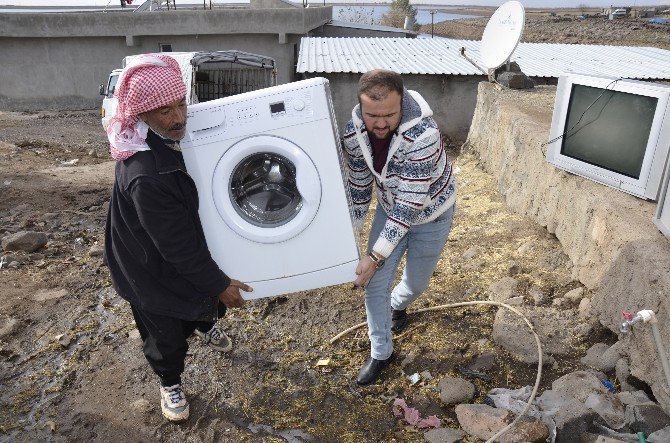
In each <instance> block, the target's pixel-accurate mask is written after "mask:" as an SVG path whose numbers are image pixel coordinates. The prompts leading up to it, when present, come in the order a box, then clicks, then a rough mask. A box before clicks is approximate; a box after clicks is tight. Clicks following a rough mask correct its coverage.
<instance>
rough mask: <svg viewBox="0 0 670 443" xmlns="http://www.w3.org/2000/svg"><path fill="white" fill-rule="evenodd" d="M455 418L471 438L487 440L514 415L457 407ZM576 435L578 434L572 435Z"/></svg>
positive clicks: (479, 406) (465, 406) (502, 411)
mask: <svg viewBox="0 0 670 443" xmlns="http://www.w3.org/2000/svg"><path fill="white" fill-rule="evenodd" d="M456 418H457V419H458V423H459V424H460V426H461V429H463V430H464V431H465V432H467V433H468V434H469V435H471V436H473V437H477V438H480V439H482V440H488V439H489V438H491V437H492V436H493V435H495V433H496V432H498V431H499V430H501V429H502V428H503V427H505V426H507V425H508V424H510V423H511V422H512V420H513V419H514V414H513V413H511V412H510V411H507V410H505V409H498V408H492V407H491V406H488V405H479V404H475V405H457V406H456ZM574 435H578V434H574Z"/></svg>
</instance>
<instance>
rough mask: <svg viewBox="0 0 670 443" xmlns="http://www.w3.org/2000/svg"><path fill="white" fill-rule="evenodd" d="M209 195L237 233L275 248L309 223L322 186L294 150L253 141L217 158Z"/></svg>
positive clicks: (279, 141) (272, 140)
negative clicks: (273, 245)
mask: <svg viewBox="0 0 670 443" xmlns="http://www.w3.org/2000/svg"><path fill="white" fill-rule="evenodd" d="M212 194H213V197H214V202H215V204H216V208H217V210H218V212H219V215H220V216H221V218H222V219H223V220H224V221H225V223H226V224H227V225H228V226H229V227H230V228H231V229H233V230H234V231H235V232H236V233H237V234H239V235H241V236H242V237H244V238H247V239H249V240H253V241H256V242H260V243H277V242H281V241H285V240H288V239H290V238H293V237H295V236H296V235H298V234H299V233H300V232H302V231H303V230H304V229H306V228H307V227H308V226H309V224H310V223H311V222H312V220H313V219H314V217H315V216H316V213H317V212H318V209H319V205H320V203H321V182H320V179H319V174H318V171H317V169H316V166H315V165H314V163H313V162H312V160H311V159H310V158H309V156H308V155H307V154H306V153H305V151H303V150H302V149H301V148H300V147H299V146H297V145H296V144H294V143H292V142H290V141H288V140H286V139H283V138H280V137H274V136H254V137H249V138H246V139H244V140H242V141H239V142H237V143H235V144H234V145H232V146H231V147H230V149H228V150H227V151H226V152H225V153H224V154H223V155H222V157H221V158H220V160H219V162H218V164H217V166H216V168H215V170H214V177H213V182H212Z"/></svg>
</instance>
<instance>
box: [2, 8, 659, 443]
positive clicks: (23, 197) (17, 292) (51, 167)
mask: <svg viewBox="0 0 670 443" xmlns="http://www.w3.org/2000/svg"><path fill="white" fill-rule="evenodd" d="M553 19H554V17H551V18H550V17H543V18H542V20H545V21H547V20H548V22H546V23H549V22H551V23H553V24H555V25H556V27H557V28H556V29H560V28H558V27H559V26H563V25H565V24H567V23H573V24H574V25H575V26H577V27H579V26H582V23H586V21H576V20H570V21H568V20H566V21H557V22H556V23H554V22H553ZM481 22H482V21H481V20H479V21H471V20H461V21H459V22H458V23H456V22H449V23H446V24H444V25H443V26H441V27H440V29H441V30H442V29H444V35H449V36H451V37H457V38H478V36H477V35H476V32H475V31H473V33H470V34H468V32H469V31H468V30H470V29H475V28H476V26H475V25H473V23H475V24H476V23H479V25H482V23H481ZM616 23H617V25H616V26H618V24H624V23H625V21H623V20H621V21H617V22H616ZM440 25H442V24H440ZM479 25H477V26H479ZM566 26H567V25H566ZM635 26H638V25H635ZM477 29H480V31H477V32H480V34H479V35H481V30H483V25H482V26H480V27H479V28H477ZM533 29H534V28H533V25H532V21H531V20H530V19H529V23H528V25H527V33H526V34H525V37H524V40H525V41H532V40H530V38H531V36H533V35H534V34H533V32H532V30H533ZM552 29H554V28H552ZM575 29H578V28H575ZM466 31H468V32H466ZM647 31H648V29H647V28H646V27H644V26H642V27H641V29H636V30H633V31H631V32H633V33H634V34H635V35H643V36H642V37H640V38H641V39H643V40H644V39H647V40H645V41H646V43H645V45H647V46H657V47H666V46H664V45H666V44H667V43H665V42H667V35H668V32H667V30H665V29H663V30H654V31H653V37H654V39H651V40H649V37H648V34H647ZM441 32H443V31H441ZM552 32H554V31H552ZM555 32H559V31H555ZM571 32H575V33H577V31H571ZM549 34H551V33H549ZM545 35H548V34H545ZM564 35H565V34H564V33H561V34H557V35H555V38H556V40H560V39H562V38H564ZM468 36H469V37H468ZM655 37H658V38H657V39H655ZM533 38H534V37H533ZM631 41H635V42H637V40H635V39H633V40H631ZM603 42H605V41H603ZM581 43H597V42H596V41H581ZM631 44H637V43H631ZM451 155H452V157H453V158H454V159H455V160H456V165H457V166H458V168H459V170H460V171H459V173H458V175H457V179H458V183H459V189H458V200H457V214H456V217H455V222H454V227H453V230H452V233H451V236H450V239H449V242H448V244H447V247H446V249H445V252H444V254H443V258H442V259H441V261H440V263H439V265H438V268H437V270H436V272H435V275H434V278H433V281H432V284H431V286H430V287H429V289H428V291H427V292H426V294H424V296H422V297H421V298H420V299H419V300H418V301H417V303H416V306H415V309H418V308H422V307H428V306H435V305H440V304H445V303H450V302H459V301H466V300H485V299H487V291H486V289H487V288H488V286H489V285H490V284H492V283H494V282H496V281H498V280H499V279H501V278H503V277H505V276H508V275H509V274H510V273H516V272H517V271H518V272H519V273H518V274H516V275H515V277H516V278H517V279H518V280H520V282H521V284H520V288H521V293H522V294H523V295H524V296H525V300H526V302H527V303H532V300H531V297H530V296H529V295H528V290H529V289H531V288H533V287H535V288H539V289H541V290H542V291H543V292H544V293H545V294H546V295H547V296H548V297H549V302H551V299H552V298H553V297H559V296H561V295H563V294H564V293H566V292H567V291H569V290H570V289H573V288H575V287H576V286H578V285H579V284H578V282H576V281H574V280H573V279H572V278H571V265H570V262H569V260H568V258H567V257H566V256H565V255H564V254H563V252H562V251H561V247H560V244H559V243H558V241H557V240H556V238H555V237H554V236H552V235H550V234H549V233H548V232H547V231H546V230H545V229H544V228H542V227H540V226H538V225H536V224H535V223H534V222H532V221H531V220H529V219H525V218H522V217H520V216H518V215H516V214H514V213H512V212H511V211H510V210H509V209H507V208H506V206H505V203H504V201H503V198H502V196H501V195H500V194H499V193H498V191H497V188H496V185H495V182H494V180H493V178H492V177H491V176H489V175H488V174H487V173H485V172H484V171H483V170H482V169H481V168H480V167H479V166H478V163H477V159H476V158H474V157H472V156H471V155H470V154H467V153H464V154H461V153H460V152H459V149H458V146H452V150H451ZM112 181H113V162H111V161H110V159H109V157H108V154H107V143H106V138H105V134H104V132H103V131H102V128H101V126H100V121H99V115H98V111H97V110H91V111H78V112H60V113H53V112H44V113H11V112H0V237H2V236H5V235H8V234H12V233H15V232H18V231H25V230H32V231H40V232H44V233H46V234H47V236H48V239H49V241H48V244H47V245H46V247H45V248H43V249H41V250H39V251H36V252H34V253H32V254H13V255H14V257H13V261H14V262H15V263H14V264H12V265H11V266H9V267H8V266H7V264H6V263H5V264H3V266H2V268H0V356H1V357H2V358H1V359H0V407H1V410H2V414H0V442H4V441H19V442H34V441H51V442H65V441H68V442H69V441H100V442H106V441H116V442H138V441H165V442H183V441H189V442H210V441H211V442H214V441H230V442H284V441H288V442H300V441H319V442H362V441H366V442H391V441H396V442H421V441H424V437H423V432H424V430H419V429H416V428H414V427H410V426H407V424H406V423H404V422H402V421H400V420H398V419H396V418H395V417H394V416H393V412H392V404H393V401H394V399H395V398H402V399H404V400H405V401H406V402H407V404H408V405H410V406H413V407H416V408H418V409H419V411H420V413H421V415H422V416H428V415H433V414H435V415H437V416H438V417H439V418H441V419H442V423H443V426H447V427H454V428H456V427H458V423H457V422H456V420H455V414H454V410H453V406H449V407H446V406H443V405H441V404H440V400H439V389H438V387H437V385H438V382H439V380H440V378H441V377H443V376H445V375H459V376H463V377H468V378H470V379H471V380H472V381H473V382H474V383H475V384H476V385H477V387H478V394H477V397H476V399H475V401H479V402H482V401H483V400H484V394H485V393H486V391H487V390H488V389H490V388H493V387H509V388H518V387H520V386H523V385H529V384H532V383H533V382H534V379H535V367H534V366H529V365H525V364H522V363H519V362H518V361H516V360H514V359H513V358H512V357H511V356H510V355H509V354H508V353H507V352H505V351H504V350H503V349H502V348H500V347H499V346H497V345H495V343H493V341H492V339H491V330H492V323H493V317H494V315H495V311H494V310H493V309H491V308H460V309H450V310H445V311H440V312H431V313H421V314H414V315H412V320H411V323H410V325H409V327H408V329H407V330H406V331H404V332H402V333H401V334H400V335H398V336H396V338H395V343H396V350H397V354H398V358H397V359H396V360H395V362H394V363H393V364H392V365H391V367H390V368H389V369H387V370H386V372H385V374H384V376H383V377H382V379H381V381H380V382H379V383H377V384H375V385H373V386H371V387H365V388H360V387H357V386H356V384H355V377H356V374H357V371H358V369H359V367H360V366H361V364H362V363H363V362H364V361H365V359H366V358H367V356H368V353H369V344H368V341H367V337H366V328H360V329H358V330H356V331H354V332H352V333H350V334H348V335H346V336H344V337H343V338H342V339H340V340H339V341H337V342H335V343H334V344H332V345H331V344H329V339H330V338H331V337H333V336H334V335H336V334H337V333H338V332H340V331H342V330H344V329H346V328H348V327H350V326H352V325H355V324H357V323H360V322H362V321H364V320H365V312H364V307H363V297H362V292H361V291H360V290H355V289H351V287H350V285H341V286H336V287H329V288H323V289H317V290H313V291H307V292H302V293H297V294H291V295H288V296H285V297H277V298H273V299H263V300H258V301H253V302H248V303H247V304H246V306H245V307H244V308H242V309H235V310H231V312H230V313H229V315H227V316H226V317H225V318H224V319H223V320H222V325H223V326H224V327H225V329H226V330H227V331H228V333H229V335H230V336H231V338H232V339H233V342H234V349H233V351H232V352H230V353H228V354H218V353H216V352H214V351H211V350H210V349H209V348H206V347H205V346H203V345H202V344H201V343H200V342H198V341H197V340H195V339H192V341H191V350H190V351H189V356H188V359H187V365H186V366H187V368H186V372H185V373H184V377H183V379H184V386H185V389H186V392H187V394H188V395H189V399H190V402H191V418H190V419H189V420H188V421H187V422H186V423H184V424H181V425H176V424H171V423H168V422H166V421H165V420H164V419H163V418H162V416H161V413H160V406H159V403H158V384H157V380H156V378H155V376H154V375H153V374H152V373H151V371H150V369H149V368H148V365H147V364H146V362H145V360H144V357H143V355H142V351H141V343H140V340H139V334H138V333H137V331H136V330H135V328H134V323H133V321H132V318H131V315H130V309H129V307H128V305H127V304H126V303H125V302H124V301H123V300H122V299H120V298H119V297H118V296H116V294H115V293H114V291H113V289H112V288H111V287H110V281H109V274H108V270H107V268H106V267H105V266H104V265H103V263H102V257H101V255H100V247H101V245H102V243H103V233H104V221H105V215H106V208H107V201H108V199H109V195H110V188H111V183H112ZM473 248H474V249H473ZM473 251H475V253H474V254H473V253H472V252H473ZM466 252H469V253H468V254H465V253H466ZM464 254H465V256H464ZM473 256H474V258H472V257H473ZM467 257H470V258H467ZM410 312H411V311H410ZM612 339H613V337H611V336H609V335H608V334H607V333H606V332H604V331H596V332H595V333H594V334H592V335H591V336H589V337H588V338H587V339H586V341H584V342H582V343H581V344H579V346H578V347H576V348H575V349H572V350H571V353H570V354H568V355H567V356H565V357H561V358H557V361H556V363H555V364H554V365H553V366H548V367H547V368H546V370H545V373H544V377H543V382H542V387H547V386H549V385H550V384H551V382H552V381H553V380H555V379H556V378H557V377H559V376H561V375H563V374H566V373H568V372H572V371H574V370H577V369H582V367H581V366H580V364H579V357H580V356H582V355H583V354H584V353H585V352H586V349H588V348H589V347H590V345H591V344H593V343H595V342H598V341H605V342H608V341H609V342H611V341H612ZM491 354H492V355H494V357H495V365H494V366H493V368H492V369H491V370H488V371H485V372H484V373H478V372H474V373H473V372H472V371H467V369H468V364H469V363H470V362H471V361H472V360H473V359H474V358H476V357H478V356H482V355H491ZM319 359H330V362H329V364H328V365H327V366H325V367H322V366H317V365H316V363H317V361H318V360H319ZM423 371H429V373H430V376H431V377H432V378H429V377H425V376H424V377H423V378H422V380H421V381H420V382H419V383H417V384H414V385H412V384H411V383H410V381H409V379H408V376H409V375H411V374H414V373H416V372H419V373H420V372H423ZM424 375H425V373H424Z"/></svg>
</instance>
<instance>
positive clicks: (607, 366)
mask: <svg viewBox="0 0 670 443" xmlns="http://www.w3.org/2000/svg"><path fill="white" fill-rule="evenodd" d="M620 343H621V342H616V343H615V344H614V345H612V346H608V345H606V344H605V343H596V344H594V345H593V346H591V348H590V349H589V350H588V351H586V355H585V356H584V357H582V358H581V360H580V361H581V362H582V363H584V364H585V365H587V366H590V367H592V368H593V369H596V370H598V371H602V372H610V371H612V370H614V368H615V367H616V363H617V361H619V359H620V358H621V355H620V354H619V349H620V348H621V345H620Z"/></svg>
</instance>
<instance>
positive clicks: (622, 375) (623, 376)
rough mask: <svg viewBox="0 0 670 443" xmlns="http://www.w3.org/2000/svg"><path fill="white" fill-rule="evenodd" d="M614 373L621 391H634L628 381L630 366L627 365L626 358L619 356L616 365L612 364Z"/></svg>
mask: <svg viewBox="0 0 670 443" xmlns="http://www.w3.org/2000/svg"><path fill="white" fill-rule="evenodd" d="M614 374H615V376H616V379H617V380H618V381H619V386H620V388H621V390H622V391H636V390H637V389H636V388H634V387H633V386H632V385H631V384H629V383H628V377H629V376H630V367H629V365H628V360H627V359H625V358H620V359H619V360H617V362H616V365H615V366H614Z"/></svg>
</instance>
